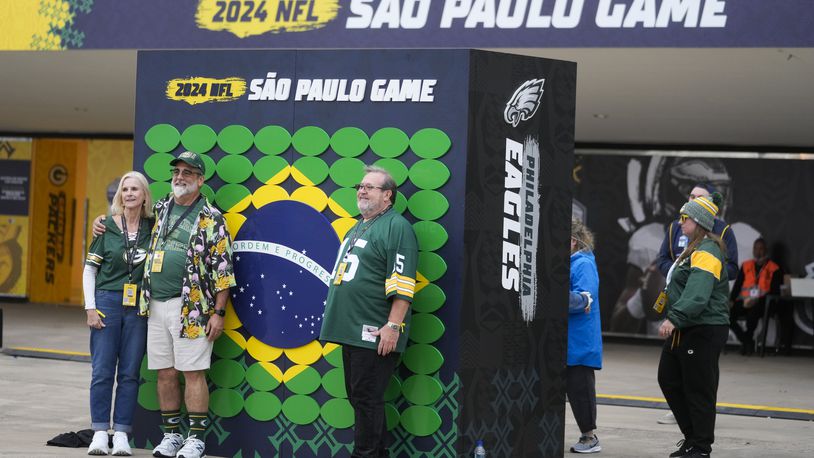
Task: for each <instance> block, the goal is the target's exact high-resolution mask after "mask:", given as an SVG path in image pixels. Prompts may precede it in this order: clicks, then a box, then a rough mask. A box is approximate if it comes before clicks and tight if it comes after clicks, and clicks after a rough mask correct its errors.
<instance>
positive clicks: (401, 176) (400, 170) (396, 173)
mask: <svg viewBox="0 0 814 458" xmlns="http://www.w3.org/2000/svg"><path fill="white" fill-rule="evenodd" d="M373 165H375V166H377V167H381V168H383V169H385V170H387V171H388V172H389V173H390V176H392V177H393V181H395V182H396V186H401V185H403V184H404V182H405V181H407V177H408V175H409V171H408V170H407V166H406V165H404V163H403V162H401V161H400V160H398V159H391V158H384V159H379V160H378V161H376V162H374V163H373Z"/></svg>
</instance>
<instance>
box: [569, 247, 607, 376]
mask: <svg viewBox="0 0 814 458" xmlns="http://www.w3.org/2000/svg"><path fill="white" fill-rule="evenodd" d="M582 291H587V292H589V293H591V298H592V299H593V303H591V311H590V312H589V313H585V310H584V307H580V308H575V309H572V308H570V307H569V312H568V360H567V364H568V365H569V366H588V367H592V368H594V369H602V323H601V322H600V319H599V273H598V272H597V270H596V259H595V258H594V254H593V253H591V252H586V251H577V252H576V253H574V254H572V255H571V293H572V294H573V293H576V294H579V293H580V292H582Z"/></svg>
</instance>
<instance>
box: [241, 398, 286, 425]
mask: <svg viewBox="0 0 814 458" xmlns="http://www.w3.org/2000/svg"><path fill="white" fill-rule="evenodd" d="M243 408H244V410H246V413H247V414H249V416H250V417H252V418H254V419H255V420H257V421H269V420H272V419H273V418H274V417H276V416H277V415H279V414H280V410H282V404H281V403H280V399H279V398H278V397H277V396H275V395H274V394H272V393H266V392H263V391H255V392H254V393H252V394H250V395H249V397H247V398H246V403H245V405H244V406H243Z"/></svg>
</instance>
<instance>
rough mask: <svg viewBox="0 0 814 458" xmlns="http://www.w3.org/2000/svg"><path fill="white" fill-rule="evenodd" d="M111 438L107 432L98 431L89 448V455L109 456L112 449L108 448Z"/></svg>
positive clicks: (94, 434)
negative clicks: (108, 453)
mask: <svg viewBox="0 0 814 458" xmlns="http://www.w3.org/2000/svg"><path fill="white" fill-rule="evenodd" d="M108 440H109V437H108V435H107V431H96V432H95V433H93V440H91V441H90V447H88V455H107V452H109V451H110V449H109V448H108V446H107V443H108Z"/></svg>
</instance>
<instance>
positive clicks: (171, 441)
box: [153, 433, 184, 458]
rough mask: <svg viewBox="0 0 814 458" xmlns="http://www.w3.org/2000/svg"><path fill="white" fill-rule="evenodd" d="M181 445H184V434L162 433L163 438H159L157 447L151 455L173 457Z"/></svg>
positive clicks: (161, 457) (165, 457)
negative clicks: (159, 441)
mask: <svg viewBox="0 0 814 458" xmlns="http://www.w3.org/2000/svg"><path fill="white" fill-rule="evenodd" d="M182 445H184V436H182V435H180V434H178V433H164V439H161V443H160V444H158V447H156V448H154V449H153V456H156V457H159V458H175V455H177V454H178V450H180V449H181V446H182Z"/></svg>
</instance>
